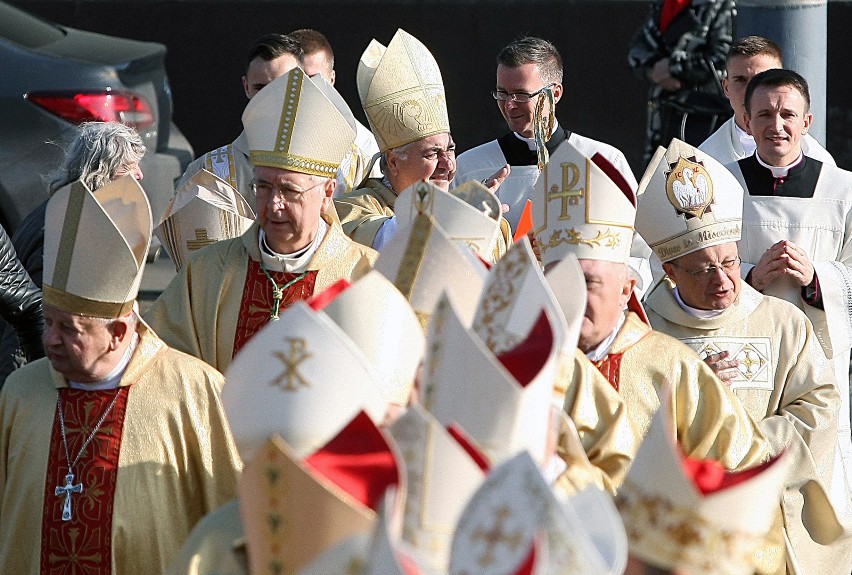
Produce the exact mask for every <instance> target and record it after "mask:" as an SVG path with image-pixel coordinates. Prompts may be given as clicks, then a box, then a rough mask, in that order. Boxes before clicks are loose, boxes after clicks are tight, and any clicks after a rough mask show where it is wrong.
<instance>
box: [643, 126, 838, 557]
mask: <svg viewBox="0 0 852 575" xmlns="http://www.w3.org/2000/svg"><path fill="white" fill-rule="evenodd" d="M648 169H649V174H651V175H650V177H649V178H647V181H648V185H647V187H646V188H645V190H644V193H642V195H640V196H639V208H638V210H637V214H636V227H637V228H638V229H639V230H640V231H641V233H642V236H643V237H644V238H646V239H647V240H648V242H649V244H650V245H651V248H652V249H654V251H655V253H656V254H657V255H658V256H659V257H660V259H661V260H662V261H663V262H664V263H663V269H664V270H665V272H666V280H665V281H663V282H661V283H660V284H658V286H657V287H656V288H655V289H654V290H653V291H652V292H651V293H650V294H649V295H648V297H647V299H646V300H645V305H646V308H647V309H648V318H649V319H650V321H651V325H652V327H653V328H654V329H655V330H659V331H661V332H663V333H665V334H668V335H670V336H672V337H676V338H678V339H680V340H681V341H683V342H684V343H686V344H687V345H689V346H690V347H691V348H693V349H694V350H695V351H696V352H698V354H699V355H700V356H701V357H703V358H704V359H705V362H706V363H707V364H708V365H709V366H710V367H711V368H713V370H714V371H715V372H716V374H717V375H718V376H719V378H720V379H721V380H722V381H724V382H726V384H727V385H728V386H729V387H730V389H731V390H732V391H733V393H734V395H736V396H737V397H738V398H739V399H740V401H741V402H742V405H743V407H744V408H745V409H746V410H747V411H748V413H749V415H751V416H752V418H753V419H754V420H755V421H757V422H759V423H758V425H759V426H760V428H761V430H762V431H763V432H764V434H765V435H766V438H767V440H768V442H769V445H770V451H771V452H772V453H773V455H775V454H778V453H780V452H781V451H784V450H786V451H787V452H788V457H789V459H790V460H791V470H792V472H791V474H790V479H789V480H788V483H787V484H788V485H790V486H791V487H790V489H789V490H788V491H786V492H785V493H784V497H783V498H782V508H783V511H784V518H785V520H784V525H785V535H786V537H787V538H788V539H789V541H790V542H791V545H790V546H789V547H788V553H792V555H789V556H788V561H787V563H788V571H787V572H788V573H838V574H839V573H843V574H846V573H848V572H849V570H850V559H849V557H850V555H849V545H848V544H846V545H845V546H844V545H842V544H833V545H832V544H826V542H825V541H823V540H822V538H821V535H820V533H821V530H822V529H825V528H826V525H827V523H821V522H822V521H825V522H827V521H828V520H829V514H823V515H822V516H821V517H820V518H818V519H816V520H814V521H811V522H809V523H808V524H807V525H806V524H805V523H804V522H803V521H802V514H803V509H804V508H805V506H806V505H808V504H810V505H812V506H814V507H816V506H818V503H816V501H817V500H816V498H817V497H818V498H820V499H821V500H822V501H824V500H825V495H824V492H822V491H820V490H818V491H816V492H815V491H809V490H802V492H801V493H800V492H799V487H800V486H801V485H803V484H805V483H807V482H808V481H822V482H823V483H824V484H825V485H829V484H830V483H831V481H832V474H831V469H832V466H833V465H834V458H835V452H836V450H837V414H838V412H839V410H840V394H839V393H838V392H837V387H836V385H835V378H834V372H833V370H832V368H831V364H830V363H829V361H828V360H827V359H826V358H825V355H824V354H823V352H822V349H821V348H820V346H819V342H818V341H817V338H816V336H815V334H814V330H813V327H812V326H811V322H810V321H808V319H807V317H806V316H805V314H804V313H803V312H802V311H801V310H799V309H798V308H796V306H794V305H793V304H791V303H789V302H786V301H783V300H780V299H778V298H774V297H768V296H764V295H762V294H761V293H759V292H758V291H756V290H755V289H753V288H752V287H751V286H749V285H748V284H747V283H745V282H743V281H742V279H741V278H740V258H739V252H738V250H737V244H736V242H737V240H739V238H740V233H741V229H742V220H741V216H742V205H743V189H742V186H741V185H740V184H739V183H738V182H737V180H736V178H734V176H733V174H731V173H730V172H729V171H728V170H727V169H726V168H725V167H724V166H722V165H721V164H719V163H718V162H716V161H714V159H713V158H711V157H710V156H708V155H706V154H703V153H702V152H700V151H698V150H696V149H695V148H693V147H692V146H689V145H687V144H685V143H683V142H680V141H679V140H674V141H673V142H672V144H671V145H670V146H669V149H668V150H667V151H666V154H665V155H664V156H662V158H660V161H659V163H657V164H656V165H652V166H650V167H649V168H648ZM689 176H692V177H691V178H690V177H689ZM643 181H644V180H643ZM684 186H685V187H690V186H693V187H695V188H696V192H695V193H693V194H691V196H690V197H691V198H693V199H694V201H691V202H684V201H682V198H685V197H686V196H684V195H683V194H679V193H678V189H680V188H682V187H684ZM815 494H816V495H815ZM847 497H848V495H847ZM844 503H845V500H841V502H840V504H841V505H840V508H841V509H842V508H843V504H844Z"/></svg>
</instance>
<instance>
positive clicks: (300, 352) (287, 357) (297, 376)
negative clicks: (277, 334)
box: [270, 337, 313, 391]
mask: <svg viewBox="0 0 852 575" xmlns="http://www.w3.org/2000/svg"><path fill="white" fill-rule="evenodd" d="M286 341H289V342H290V352H289V354H287V353H284V352H282V351H276V352H275V353H274V355H275V357H276V358H278V360H279V361H280V362H281V365H283V366H284V371H282V372H281V375H279V376H278V377H277V378H275V380H274V381H273V382H272V383H271V384H270V385H277V386H279V387H281V388H282V389H284V390H286V391H296V390H298V388H299V386H303V387H310V383H308V380H306V379H305V378H304V377H303V376H302V374H301V373H299V364H301V363H302V362H303V361H305V360H306V359H307V358H309V357H311V355H313V354H311V353H308V352H307V351H306V348H307V346H308V343H307V342H306V341H305V340H304V339H302V338H293V337H288V338H286Z"/></svg>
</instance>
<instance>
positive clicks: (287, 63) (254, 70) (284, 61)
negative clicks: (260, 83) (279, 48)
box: [248, 52, 299, 75]
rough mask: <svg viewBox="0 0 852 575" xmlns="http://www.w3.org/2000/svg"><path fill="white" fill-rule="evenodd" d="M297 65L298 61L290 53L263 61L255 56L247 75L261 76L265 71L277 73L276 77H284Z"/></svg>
mask: <svg viewBox="0 0 852 575" xmlns="http://www.w3.org/2000/svg"><path fill="white" fill-rule="evenodd" d="M298 65H299V60H298V59H297V58H296V57H295V56H293V55H292V54H290V53H286V52H285V53H284V54H281V55H280V56H278V57H277V58H273V59H272V60H264V59H263V58H262V57H260V56H255V58H254V60H252V61H251V63H250V64H249V68H248V73H249V74H261V73H264V72H267V71H274V72H277V73H278V75H284V74H286V73H287V72H289V71H290V70H292V69H293V68H295V67H297V66H298Z"/></svg>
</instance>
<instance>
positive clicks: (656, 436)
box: [616, 390, 789, 575]
mask: <svg viewBox="0 0 852 575" xmlns="http://www.w3.org/2000/svg"><path fill="white" fill-rule="evenodd" d="M661 404H662V407H661V408H660V409H658V410H657V413H656V414H655V415H654V418H653V420H652V421H651V426H650V428H649V430H648V434H647V435H646V436H645V439H644V440H643V442H642V444H641V445H640V446H639V451H638V452H637V453H636V458H635V459H634V460H633V465H632V466H631V467H630V471H629V472H628V474H627V479H626V480H625V481H624V484H623V485H622V486H621V488H620V489H619V492H618V496H617V498H616V499H617V501H616V504H617V506H618V509H619V511H620V512H621V516H622V518H623V520H624V526H625V528H626V530H627V538H628V541H629V547H630V554H631V555H633V556H636V557H638V558H640V559H642V560H644V561H646V562H648V563H650V564H652V565H654V566H656V567H660V568H664V569H673V570H678V571H686V572H689V573H693V574H694V575H717V574H718V575H722V574H725V575H747V574H748V575H751V574H752V573H754V572H755V570H756V567H757V564H756V562H757V561H758V560H760V554H759V553H758V551H759V550H760V549H761V548H762V547H763V546H764V545H765V543H766V537H767V535H768V533H769V531H770V529H771V528H772V526H773V518H774V517H775V514H776V513H778V507H779V504H780V502H781V491H782V489H783V487H784V480H785V479H786V471H787V467H788V464H789V458H788V457H785V455H784V454H783V453H782V454H781V455H780V456H779V457H777V458H775V459H772V460H770V461H769V462H768V463H764V464H762V465H760V466H759V467H756V468H753V469H750V470H747V471H743V472H739V473H729V472H726V471H723V470H721V466H720V465H719V464H718V463H716V462H713V461H709V462H702V461H697V460H696V461H693V462H691V463H690V464H689V465H687V462H686V461H685V457H684V455H683V453H682V451H681V448H680V446H679V445H678V444H676V443H675V441H674V436H675V433H674V431H673V425H672V422H671V421H670V418H671V415H670V413H669V411H670V408H669V407H668V406H669V405H670V392H669V391H668V390H666V391H664V392H663V397H662V400H661ZM708 466H713V467H718V468H719V469H718V471H715V470H711V473H707V472H703V470H704V468H706V467H708ZM700 476H703V477H710V478H711V479H705V480H703V481H702V480H699V479H698V477H700ZM699 484H702V487H701V488H699Z"/></svg>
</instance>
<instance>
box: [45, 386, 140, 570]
mask: <svg viewBox="0 0 852 575" xmlns="http://www.w3.org/2000/svg"><path fill="white" fill-rule="evenodd" d="M129 393H130V388H129V387H121V388H118V389H109V390H104V391H85V390H81V389H71V388H63V389H60V390H59V394H60V395H61V397H62V408H63V411H62V413H63V415H64V417H65V432H66V437H67V440H68V454H69V457H71V461H74V458H75V457H77V454H78V453H79V452H80V448H81V447H82V446H83V443H84V442H85V441H86V439H88V437H89V435H90V434H91V433H92V430H93V429H94V428H95V426H96V425H97V423H98V420H99V419H100V418H101V416H102V415H103V414H104V412H105V411H106V409H107V408H108V407H109V404H110V403H111V402H112V400H113V398H114V397H115V395H116V394H118V399H117V400H116V402H115V405H114V406H113V408H112V411H111V412H110V413H109V414H108V415H107V416H106V419H104V422H103V424H101V427H100V428H99V429H98V431H97V433H95V437H94V438H93V439H92V441H91V442H90V443H89V445H88V446H87V447H86V451H85V452H84V453H83V455H81V456H80V459H79V461H77V464H76V465H75V466H74V484H82V485H83V492H82V493H73V494H72V495H71V510H72V514H71V520H70V521H63V520H62V508H63V506H64V503H65V496H64V495H56V488H57V487H59V486H63V485H65V475H66V474H67V473H68V461H67V460H66V458H65V448H64V446H63V443H62V431H61V427H60V424H59V417H58V416H56V415H54V420H53V433H52V434H51V438H50V453H49V454H48V459H47V462H48V463H47V481H46V483H45V491H44V506H43V508H42V524H41V573H42V575H54V574H56V575H66V574H69V575H76V574H78V573H85V574H86V575H109V574H111V573H112V514H113V499H114V498H115V487H116V478H117V476H118V455H119V452H120V448H121V434H122V430H123V428H124V414H125V410H126V408H127V397H128V395H129ZM54 412H55V411H54Z"/></svg>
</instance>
